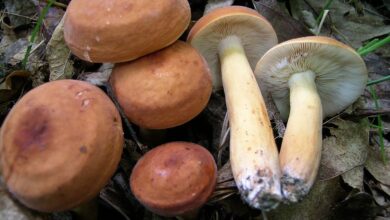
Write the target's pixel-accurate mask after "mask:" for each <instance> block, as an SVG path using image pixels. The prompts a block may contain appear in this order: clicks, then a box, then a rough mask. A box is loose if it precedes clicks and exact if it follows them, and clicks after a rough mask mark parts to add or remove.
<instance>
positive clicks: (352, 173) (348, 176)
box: [341, 166, 364, 191]
mask: <svg viewBox="0 0 390 220" xmlns="http://www.w3.org/2000/svg"><path fill="white" fill-rule="evenodd" d="M341 177H342V178H343V180H344V182H345V183H347V184H348V185H349V186H350V187H352V188H354V189H358V190H359V191H363V177H364V166H358V167H355V168H353V169H352V170H349V171H347V172H345V173H343V174H342V175H341Z"/></svg>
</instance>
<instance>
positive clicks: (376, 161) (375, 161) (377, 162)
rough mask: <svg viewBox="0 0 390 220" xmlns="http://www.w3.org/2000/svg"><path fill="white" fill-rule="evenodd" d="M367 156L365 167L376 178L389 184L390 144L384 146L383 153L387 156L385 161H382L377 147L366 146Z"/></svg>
mask: <svg viewBox="0 0 390 220" xmlns="http://www.w3.org/2000/svg"><path fill="white" fill-rule="evenodd" d="M387 143H388V142H387ZM368 149H369V150H368V157H367V161H366V164H365V167H366V169H367V170H368V172H370V173H371V175H373V176H374V178H375V179H376V180H378V181H379V182H381V183H382V184H385V185H390V172H389V170H390V162H389V158H390V146H389V145H387V146H385V149H384V150H385V155H386V157H387V158H388V159H387V160H388V161H387V163H384V162H383V160H382V156H381V153H380V149H379V147H376V146H375V147H373V146H371V147H370V148H368Z"/></svg>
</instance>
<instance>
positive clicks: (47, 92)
mask: <svg viewBox="0 0 390 220" xmlns="http://www.w3.org/2000/svg"><path fill="white" fill-rule="evenodd" d="M122 148H123V131H122V124H121V119H120V116H119V113H118V111H117V110H116V108H115V105H114V104H113V103H112V102H111V100H110V99H109V98H108V97H107V96H106V95H105V93H104V92H103V91H101V90H100V89H99V88H97V87H95V86H93V85H91V84H88V83H85V82H82V81H76V80H59V81H53V82H49V83H46V84H44V85H42V86H39V87H37V88H35V89H33V90H31V91H29V92H28V93H27V94H26V95H24V96H23V97H22V98H21V99H20V100H19V101H18V102H17V103H16V105H15V106H14V107H13V108H12V110H11V111H10V112H9V114H8V115H7V117H6V119H5V121H4V123H3V125H2V128H1V131H0V152H1V154H0V163H1V166H0V167H1V173H2V175H3V178H4V182H5V183H6V185H7V188H8V190H9V191H10V192H11V194H12V195H13V196H14V197H15V198H16V199H18V200H19V201H20V202H21V203H23V204H24V205H26V206H27V207H29V208H32V209H35V210H38V211H42V212H52V211H63V210H67V209H71V208H74V207H76V206H78V205H80V204H81V203H84V202H87V201H89V200H90V199H92V198H93V197H95V196H96V195H97V194H98V193H99V191H100V190H101V189H102V188H103V187H104V185H105V184H106V183H107V181H108V180H109V179H110V178H111V176H112V175H113V174H114V172H115V170H116V168H117V165H118V163H119V160H120V158H121V153H122Z"/></svg>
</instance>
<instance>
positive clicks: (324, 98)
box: [255, 36, 368, 119]
mask: <svg viewBox="0 0 390 220" xmlns="http://www.w3.org/2000/svg"><path fill="white" fill-rule="evenodd" d="M308 70H309V71H312V72H313V73H314V74H316V78H315V83H316V87H317V91H318V94H319V96H320V97H321V103H322V108H323V115H324V117H325V116H329V115H334V114H336V113H338V112H340V111H341V110H343V109H345V108H346V107H347V106H349V105H351V104H352V103H353V102H354V101H355V100H356V99H357V98H358V97H359V96H360V95H361V94H362V93H363V91H364V89H365V87H366V83H367V77H368V75H367V68H366V65H365V63H364V61H363V59H362V58H361V57H360V56H359V54H357V53H356V51H355V50H354V49H352V48H350V47H349V46H347V45H345V44H343V43H341V42H339V41H337V40H334V39H332V38H329V37H319V36H311V37H302V38H296V39H293V40H289V41H286V42H283V43H281V44H278V45H277V46H275V47H273V48H272V49H270V50H269V51H268V52H267V53H266V54H265V55H264V56H263V57H262V58H261V60H260V61H259V62H258V64H257V66H256V70H255V74H256V77H257V79H258V81H259V82H260V84H261V87H262V88H263V89H265V90H267V91H269V92H271V94H272V97H273V98H274V100H275V104H276V105H277V107H278V109H279V111H280V113H281V115H282V117H283V118H284V119H287V117H288V114H289V109H290V99H289V85H288V81H289V79H290V76H291V75H292V74H295V73H300V72H305V71H308Z"/></svg>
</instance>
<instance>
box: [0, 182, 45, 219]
mask: <svg viewBox="0 0 390 220" xmlns="http://www.w3.org/2000/svg"><path fill="white" fill-rule="evenodd" d="M0 219H1V220H43V219H45V218H44V215H43V214H38V213H36V212H33V211H31V210H29V209H27V208H25V207H23V206H22V205H20V204H19V203H17V202H15V201H14V200H13V199H12V198H11V196H10V194H9V193H8V192H7V189H6V188H5V185H4V183H3V179H2V177H1V176H0Z"/></svg>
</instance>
